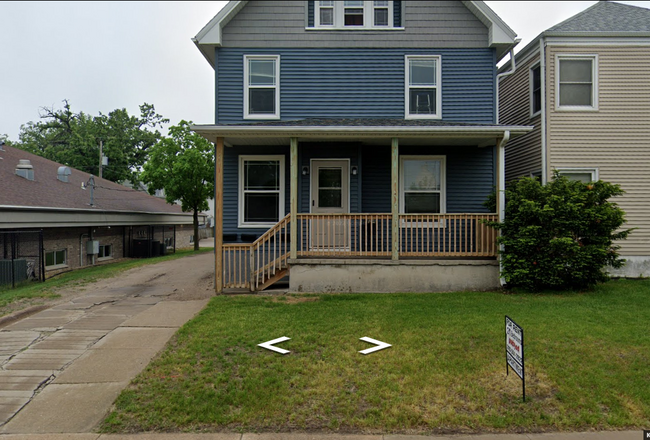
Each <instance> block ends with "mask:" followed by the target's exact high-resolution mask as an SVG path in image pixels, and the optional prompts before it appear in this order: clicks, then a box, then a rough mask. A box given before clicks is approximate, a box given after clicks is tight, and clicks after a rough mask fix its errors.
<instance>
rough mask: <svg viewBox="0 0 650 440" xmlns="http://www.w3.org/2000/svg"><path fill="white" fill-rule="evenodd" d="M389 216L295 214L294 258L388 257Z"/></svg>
mask: <svg viewBox="0 0 650 440" xmlns="http://www.w3.org/2000/svg"><path fill="white" fill-rule="evenodd" d="M391 218H392V217H391V215H390V214H298V257H325V258H328V257H343V258H345V257H390V236H391V230H390V229H391Z"/></svg>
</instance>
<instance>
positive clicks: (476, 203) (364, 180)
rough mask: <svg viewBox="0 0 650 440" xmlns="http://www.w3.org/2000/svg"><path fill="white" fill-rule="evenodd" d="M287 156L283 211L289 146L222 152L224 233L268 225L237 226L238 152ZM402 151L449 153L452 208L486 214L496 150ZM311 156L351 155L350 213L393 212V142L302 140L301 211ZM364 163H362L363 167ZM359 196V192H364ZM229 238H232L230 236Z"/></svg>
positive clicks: (403, 151) (410, 150)
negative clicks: (355, 169) (304, 171)
mask: <svg viewBox="0 0 650 440" xmlns="http://www.w3.org/2000/svg"><path fill="white" fill-rule="evenodd" d="M280 154H282V155H284V156H285V208H284V209H285V214H286V213H288V212H289V210H290V206H289V203H290V187H289V179H290V176H289V173H290V170H289V165H290V163H289V147H288V146H286V147H268V146H267V147H244V146H241V147H237V146H236V147H233V148H226V149H225V154H224V198H223V200H224V235H228V236H233V235H236V240H237V241H241V239H242V235H248V236H259V235H261V234H263V233H264V232H265V231H266V228H259V229H251V228H238V225H237V220H238V219H237V215H238V209H239V204H238V195H239V176H238V173H239V155H280ZM400 155H444V156H446V158H447V160H446V164H447V169H446V176H447V182H446V191H447V212H448V213H487V212H489V211H488V210H487V209H486V208H485V207H484V206H483V202H484V201H485V200H486V198H487V197H488V195H489V194H490V192H491V191H492V190H493V188H494V184H495V182H494V178H495V160H494V159H495V153H494V147H492V148H476V147H407V146H401V147H400ZM311 159H350V167H353V166H357V167H358V168H359V174H358V175H357V176H352V175H351V176H350V212H364V213H390V212H391V206H390V199H391V184H390V147H388V146H370V145H364V146H360V145H359V144H354V143H344V144H338V145H337V144H321V143H318V144H307V143H305V144H301V145H299V159H298V161H299V187H298V199H299V200H298V206H299V208H298V210H299V212H309V211H310V209H309V204H310V201H311V198H310V192H309V190H310V178H311V174H310V175H308V176H303V175H302V173H301V170H302V167H303V166H310V160H311ZM362 164H363V166H361V165H362ZM360 196H361V197H360ZM228 241H231V240H230V239H229V240H228Z"/></svg>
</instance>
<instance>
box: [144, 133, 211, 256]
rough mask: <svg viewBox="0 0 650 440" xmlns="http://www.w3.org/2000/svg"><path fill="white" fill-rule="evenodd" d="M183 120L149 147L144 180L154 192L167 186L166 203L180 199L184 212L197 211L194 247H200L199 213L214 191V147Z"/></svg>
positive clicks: (195, 215)
mask: <svg viewBox="0 0 650 440" xmlns="http://www.w3.org/2000/svg"><path fill="white" fill-rule="evenodd" d="M190 125H191V122H186V121H181V122H180V123H179V124H178V125H175V126H172V127H170V128H169V137H165V138H163V139H161V140H160V141H159V142H158V143H157V144H156V145H154V146H153V147H152V148H150V149H149V160H148V161H147V162H146V163H145V164H144V171H143V173H142V176H141V177H142V181H143V182H145V183H146V184H147V185H148V189H149V192H150V193H151V194H153V193H154V192H155V191H156V190H157V189H164V190H165V197H166V200H167V203H174V202H176V201H180V202H181V208H182V209H183V211H185V212H189V211H193V212H194V237H197V239H196V240H194V248H195V249H198V247H199V240H198V213H199V212H200V211H206V210H207V209H208V199H210V198H211V197H213V195H214V166H215V163H214V160H215V159H214V149H213V147H212V144H211V143H210V142H209V141H208V140H206V139H205V138H203V137H202V136H200V135H198V134H196V133H194V132H192V131H191V130H190Z"/></svg>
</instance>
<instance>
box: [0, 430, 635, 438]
mask: <svg viewBox="0 0 650 440" xmlns="http://www.w3.org/2000/svg"><path fill="white" fill-rule="evenodd" d="M642 438H643V432H642V431H618V432H586V433H579V432H571V433H563V434H558V433H552V434H486V435H450V436H424V435H344V434H343V435H339V434H301V433H295V434H294V433H289V434H287V433H270V434H230V433H217V434H154V433H143V434H131V435H118V434H101V435H100V434H34V435H0V439H2V440H5V439H6V440H67V439H70V440H641V439H642Z"/></svg>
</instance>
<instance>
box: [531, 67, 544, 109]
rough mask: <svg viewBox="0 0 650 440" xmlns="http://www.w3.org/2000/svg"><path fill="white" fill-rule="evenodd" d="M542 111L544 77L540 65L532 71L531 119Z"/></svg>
mask: <svg viewBox="0 0 650 440" xmlns="http://www.w3.org/2000/svg"><path fill="white" fill-rule="evenodd" d="M541 111H542V75H541V70H540V67H539V63H538V64H537V65H535V66H534V67H532V68H531V69H530V117H531V118H532V117H533V116H535V115H537V114H538V113H539V112H541Z"/></svg>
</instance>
